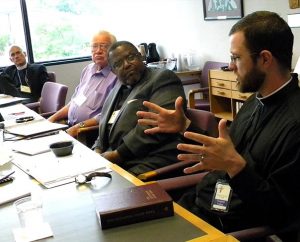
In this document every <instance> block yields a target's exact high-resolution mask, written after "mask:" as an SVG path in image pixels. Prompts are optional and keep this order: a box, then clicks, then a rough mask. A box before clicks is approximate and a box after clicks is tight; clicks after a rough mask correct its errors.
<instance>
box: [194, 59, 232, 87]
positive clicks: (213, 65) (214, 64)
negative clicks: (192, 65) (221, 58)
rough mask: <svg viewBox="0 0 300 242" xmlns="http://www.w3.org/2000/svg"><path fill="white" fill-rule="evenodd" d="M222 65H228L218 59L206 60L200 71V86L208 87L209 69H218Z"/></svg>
mask: <svg viewBox="0 0 300 242" xmlns="http://www.w3.org/2000/svg"><path fill="white" fill-rule="evenodd" d="M222 66H228V63H225V62H218V61H206V62H205V63H204V66H203V68H202V71H201V80H200V85H201V87H208V73H209V70H211V69H220V68H221V67H222Z"/></svg>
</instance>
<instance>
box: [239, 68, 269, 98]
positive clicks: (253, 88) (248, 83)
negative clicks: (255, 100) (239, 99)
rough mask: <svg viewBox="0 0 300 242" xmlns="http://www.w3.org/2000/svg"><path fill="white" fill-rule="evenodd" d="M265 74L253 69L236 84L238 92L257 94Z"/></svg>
mask: <svg viewBox="0 0 300 242" xmlns="http://www.w3.org/2000/svg"><path fill="white" fill-rule="evenodd" d="M265 77H266V74H265V73H263V72H261V71H260V70H258V69H257V67H253V69H252V70H250V71H249V72H248V74H246V76H245V77H244V78H243V80H241V81H240V82H239V83H238V89H239V91H240V92H257V91H258V90H259V89H260V87H261V86H262V84H263V83H264V81H265Z"/></svg>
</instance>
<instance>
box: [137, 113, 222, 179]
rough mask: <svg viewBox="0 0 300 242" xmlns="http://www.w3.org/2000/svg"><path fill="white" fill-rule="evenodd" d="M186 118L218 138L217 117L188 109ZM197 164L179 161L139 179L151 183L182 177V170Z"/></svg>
mask: <svg viewBox="0 0 300 242" xmlns="http://www.w3.org/2000/svg"><path fill="white" fill-rule="evenodd" d="M186 116H187V117H188V118H189V119H190V120H191V122H192V125H193V127H194V128H196V129H199V130H203V131H204V133H205V134H207V135H209V136H212V137H217V136H218V122H217V120H216V118H215V115H214V114H213V113H211V112H209V111H205V110H199V109H193V108H188V109H187V111H186ZM195 163H196V162H194V161H192V162H186V161H185V162H183V161H179V162H176V163H174V164H172V165H168V166H165V167H162V168H159V169H156V170H153V171H149V172H145V173H142V174H140V175H139V176H138V178H139V179H140V180H142V181H149V180H154V179H161V178H162V177H172V176H178V175H182V170H183V169H184V168H185V167H188V166H191V165H193V164H195Z"/></svg>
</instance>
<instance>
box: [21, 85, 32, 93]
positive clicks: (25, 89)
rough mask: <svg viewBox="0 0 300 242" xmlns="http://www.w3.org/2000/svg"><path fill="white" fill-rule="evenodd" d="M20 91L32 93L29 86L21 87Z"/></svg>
mask: <svg viewBox="0 0 300 242" xmlns="http://www.w3.org/2000/svg"><path fill="white" fill-rule="evenodd" d="M20 90H21V92H26V93H31V89H30V87H29V86H24V85H21V88H20Z"/></svg>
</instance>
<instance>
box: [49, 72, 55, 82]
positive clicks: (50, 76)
mask: <svg viewBox="0 0 300 242" xmlns="http://www.w3.org/2000/svg"><path fill="white" fill-rule="evenodd" d="M48 77H49V80H48V81H49V82H56V74H55V72H53V71H48Z"/></svg>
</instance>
